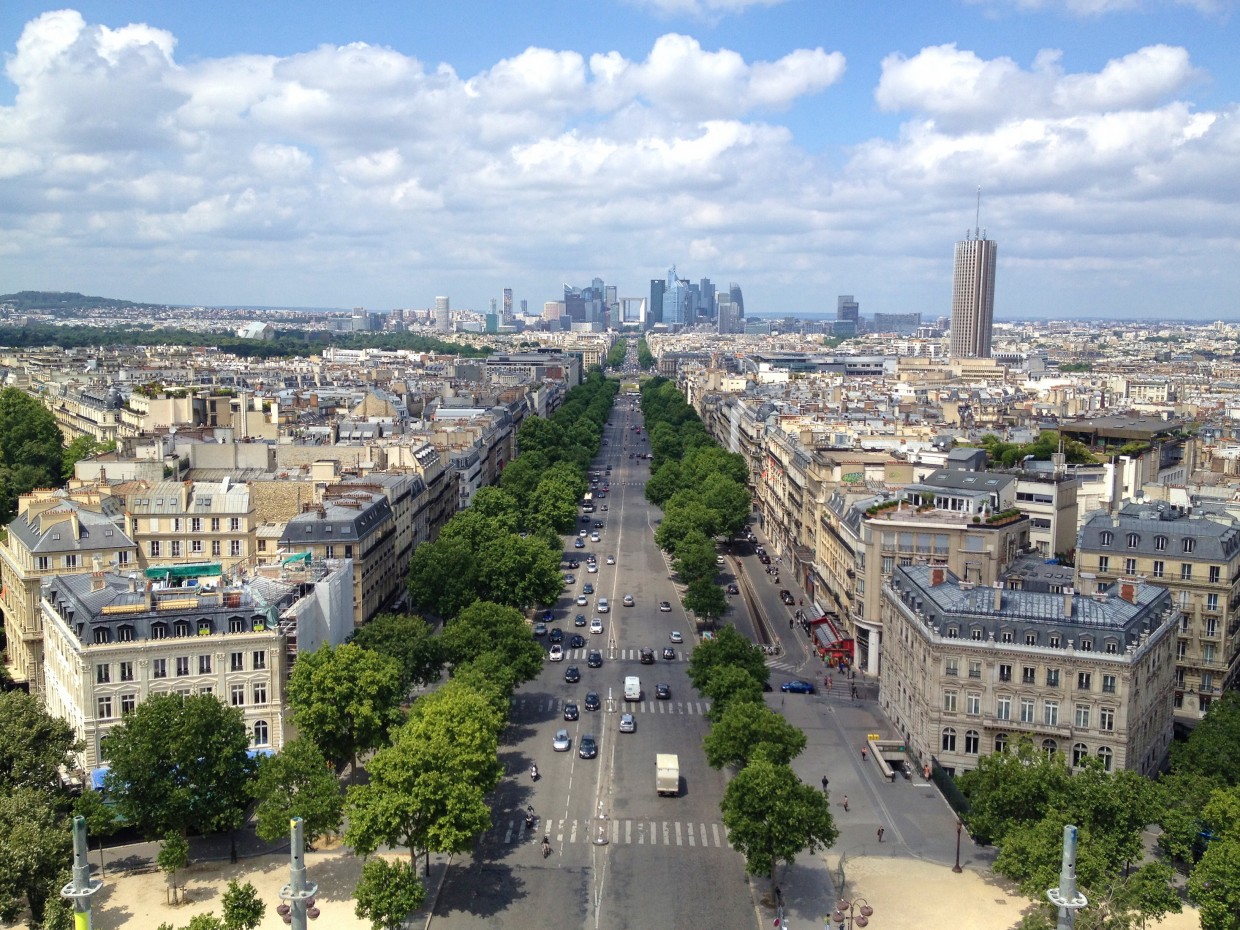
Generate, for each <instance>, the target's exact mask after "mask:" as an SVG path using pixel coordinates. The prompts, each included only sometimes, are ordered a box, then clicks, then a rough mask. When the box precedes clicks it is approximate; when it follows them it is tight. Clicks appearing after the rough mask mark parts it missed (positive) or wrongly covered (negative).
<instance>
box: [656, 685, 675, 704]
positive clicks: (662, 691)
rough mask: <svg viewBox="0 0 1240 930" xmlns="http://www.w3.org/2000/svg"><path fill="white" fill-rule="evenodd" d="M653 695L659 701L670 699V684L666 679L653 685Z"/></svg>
mask: <svg viewBox="0 0 1240 930" xmlns="http://www.w3.org/2000/svg"><path fill="white" fill-rule="evenodd" d="M654 696H655V698H657V699H658V700H660V701H667V700H671V697H672V686H671V685H669V684H668V683H667V682H666V681H661V682H659V683H658V684H657V685H655V686H654Z"/></svg>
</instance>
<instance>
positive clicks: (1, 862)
mask: <svg viewBox="0 0 1240 930" xmlns="http://www.w3.org/2000/svg"><path fill="white" fill-rule="evenodd" d="M69 856H70V837H69V825H68V822H67V820H66V819H65V817H64V816H63V814H62V813H61V811H60V810H59V808H58V805H57V803H56V799H55V798H54V797H53V796H52V794H51V793H50V792H48V791H47V790H46V789H42V790H40V789H35V788H30V787H16V788H11V789H9V790H7V791H3V792H0V920H4V921H6V922H11V921H13V920H15V919H16V918H17V916H18V914H19V913H20V912H21V910H22V906H23V905H26V906H29V908H30V912H31V915H32V916H33V918H34V922H35V924H36V925H37V924H39V923H41V922H42V920H43V913H44V909H45V908H46V906H47V903H48V901H49V900H50V899H52V898H54V897H56V896H57V894H58V893H59V891H60V885H59V884H56V883H57V882H58V881H59V879H60V872H61V869H62V868H63V867H64V865H65V863H66V862H68V861H69Z"/></svg>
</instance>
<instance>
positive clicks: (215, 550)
mask: <svg viewBox="0 0 1240 930" xmlns="http://www.w3.org/2000/svg"><path fill="white" fill-rule="evenodd" d="M211 554H212V555H213V556H216V557H218V556H219V554H220V541H219V540H218V539H213V540H211Z"/></svg>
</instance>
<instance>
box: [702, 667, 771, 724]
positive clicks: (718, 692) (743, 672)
mask: <svg viewBox="0 0 1240 930" xmlns="http://www.w3.org/2000/svg"><path fill="white" fill-rule="evenodd" d="M699 690H700V691H701V692H702V696H703V697H705V698H707V699H708V700H709V701H710V702H711V708H710V716H711V719H713V720H717V719H718V718H719V716H720V715H721V714H722V713H723V712H724V710H725V709H727V708H728V707H729V706H730V705H731V704H733V703H734V702H737V703H739V702H742V701H756V702H758V703H761V702H762V682H760V681H758V680H757V679H756V678H754V677H753V675H751V674H750V673H749V671H748V670H747V669H744V668H741V667H739V666H736V665H721V666H719V667H717V668H715V669H713V670H712V671H711V673H710V675H708V676H707V678H706V680H705V682H704V683H703V684H702V687H701V688H700V689H699Z"/></svg>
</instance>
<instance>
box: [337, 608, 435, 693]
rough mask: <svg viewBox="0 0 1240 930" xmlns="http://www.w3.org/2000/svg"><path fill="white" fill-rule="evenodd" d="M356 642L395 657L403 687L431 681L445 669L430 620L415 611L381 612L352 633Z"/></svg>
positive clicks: (427, 683)
mask: <svg viewBox="0 0 1240 930" xmlns="http://www.w3.org/2000/svg"><path fill="white" fill-rule="evenodd" d="M353 643H354V645H357V646H361V647H362V648H363V649H369V650H370V651H371V652H377V653H379V654H380V655H385V656H387V657H388V658H391V659H395V660H396V662H397V664H399V665H400V672H401V674H400V681H401V687H402V689H404V690H406V691H407V690H408V689H409V688H411V687H413V686H414V685H429V684H433V683H434V682H436V681H438V680H439V678H440V676H441V675H442V673H443V661H444V660H443V650H442V649H441V648H440V643H439V639H438V638H437V637H436V636H434V635H433V631H432V630H431V627H430V624H429V623H427V622H426V621H425V620H423V619H422V618H421V617H418V616H414V615H413V614H379V616H377V617H375V618H374V619H373V620H371V621H370V622H369V623H367V624H366V625H365V626H363V627H361V628H360V629H358V630H357V632H356V633H354V634H353Z"/></svg>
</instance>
